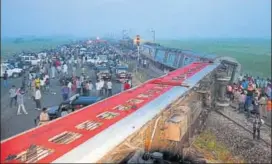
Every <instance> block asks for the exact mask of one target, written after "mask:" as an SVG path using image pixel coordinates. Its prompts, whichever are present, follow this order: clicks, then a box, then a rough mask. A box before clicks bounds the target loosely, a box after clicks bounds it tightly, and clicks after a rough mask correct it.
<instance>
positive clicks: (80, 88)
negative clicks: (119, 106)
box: [5, 46, 132, 122]
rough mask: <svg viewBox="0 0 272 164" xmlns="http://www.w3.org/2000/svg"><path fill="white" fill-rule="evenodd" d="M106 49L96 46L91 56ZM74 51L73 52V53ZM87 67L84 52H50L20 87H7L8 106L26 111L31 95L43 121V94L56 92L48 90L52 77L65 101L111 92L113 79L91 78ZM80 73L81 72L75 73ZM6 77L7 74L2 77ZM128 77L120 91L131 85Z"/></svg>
mask: <svg viewBox="0 0 272 164" xmlns="http://www.w3.org/2000/svg"><path fill="white" fill-rule="evenodd" d="M101 51H102V52H108V50H107V49H106V48H103V47H102V48H101V47H99V46H98V47H95V50H94V52H96V53H94V54H93V55H96V54H97V53H99V52H101ZM75 54H76V55H75ZM86 68H88V69H91V67H90V65H89V63H87V55H84V54H83V55H79V53H69V52H67V51H66V52H60V53H54V54H53V55H47V56H46V57H45V58H43V60H42V62H40V63H39V65H37V66H35V67H33V68H31V69H29V70H28V71H27V72H25V74H24V76H23V77H22V84H21V87H19V88H16V87H15V86H14V85H13V86H12V87H11V88H10V90H9V94H10V107H11V108H12V107H13V106H14V105H15V106H17V107H18V111H17V115H20V114H22V112H23V113H24V114H28V113H27V110H26V107H25V105H24V104H25V103H24V99H25V97H26V96H30V97H32V99H33V101H34V102H35V104H36V108H35V109H36V110H39V111H40V110H42V112H41V115H43V116H42V117H41V118H40V120H41V119H42V120H43V122H45V120H46V118H48V117H45V116H44V115H45V113H46V110H45V108H42V106H43V104H42V97H43V95H44V94H56V93H55V92H53V90H51V86H52V84H51V83H52V80H54V79H55V80H58V81H59V82H60V85H61V89H60V95H61V97H62V100H63V101H66V100H67V99H68V98H69V97H71V96H72V95H74V94H79V95H81V96H97V97H103V98H104V97H109V96H112V94H113V91H112V89H113V83H112V79H103V78H98V79H96V81H95V79H90V78H89V76H87V75H88V73H87V72H86ZM78 72H81V73H80V75H77V73H78ZM5 80H6V81H7V80H8V79H7V77H6V79H5ZM131 83H132V82H131V80H128V81H125V82H124V84H123V85H121V91H124V90H127V89H129V88H131V86H132V84H131ZM6 85H7V84H6V83H5V86H6Z"/></svg>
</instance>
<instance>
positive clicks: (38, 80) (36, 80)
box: [35, 76, 41, 88]
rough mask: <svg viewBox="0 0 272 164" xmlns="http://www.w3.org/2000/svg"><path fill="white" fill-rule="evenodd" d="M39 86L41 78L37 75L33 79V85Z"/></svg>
mask: <svg viewBox="0 0 272 164" xmlns="http://www.w3.org/2000/svg"><path fill="white" fill-rule="evenodd" d="M40 86H41V80H40V77H39V76H37V77H36V79H35V87H36V88H40Z"/></svg>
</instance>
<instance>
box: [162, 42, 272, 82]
mask: <svg viewBox="0 0 272 164" xmlns="http://www.w3.org/2000/svg"><path fill="white" fill-rule="evenodd" d="M158 42H159V43H161V44H162V45H164V46H167V47H173V48H181V49H184V50H192V51H194V52H197V53H198V52H200V54H203V53H206V54H215V55H217V56H229V57H233V58H236V59H237V61H238V62H240V63H241V64H242V69H243V70H242V71H243V72H245V73H250V74H252V75H256V76H262V77H270V76H271V40H270V39H202V40H201V39H199V40H170V41H169V40H161V41H158Z"/></svg>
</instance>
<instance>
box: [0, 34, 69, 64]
mask: <svg viewBox="0 0 272 164" xmlns="http://www.w3.org/2000/svg"><path fill="white" fill-rule="evenodd" d="M71 41H72V40H71V38H67V37H65V38H59V37H56V38H17V39H5V40H1V58H4V59H5V58H7V57H8V56H10V55H12V54H14V53H17V52H20V51H22V50H24V51H32V52H38V51H41V50H43V49H50V48H55V47H56V46H57V45H60V44H65V43H69V42H71Z"/></svg>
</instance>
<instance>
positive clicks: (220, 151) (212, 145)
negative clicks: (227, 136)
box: [193, 131, 244, 163]
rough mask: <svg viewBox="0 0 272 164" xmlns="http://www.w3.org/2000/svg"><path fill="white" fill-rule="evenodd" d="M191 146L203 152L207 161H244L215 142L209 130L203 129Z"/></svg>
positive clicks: (214, 137)
mask: <svg viewBox="0 0 272 164" xmlns="http://www.w3.org/2000/svg"><path fill="white" fill-rule="evenodd" d="M193 147H194V148H195V149H196V150H197V151H198V152H200V153H201V154H203V156H204V158H205V159H206V160H207V162H208V163H244V161H243V160H241V159H239V158H238V157H235V156H233V155H232V154H231V153H230V151H229V150H228V148H227V147H226V146H225V145H223V144H221V143H219V142H217V140H216V136H215V135H213V134H212V133H211V132H210V131H204V132H202V133H201V134H200V135H199V136H197V138H196V140H195V142H194V143H193Z"/></svg>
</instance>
